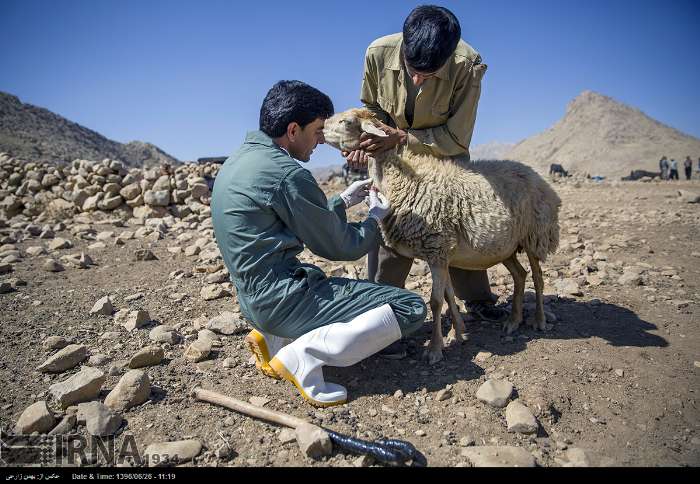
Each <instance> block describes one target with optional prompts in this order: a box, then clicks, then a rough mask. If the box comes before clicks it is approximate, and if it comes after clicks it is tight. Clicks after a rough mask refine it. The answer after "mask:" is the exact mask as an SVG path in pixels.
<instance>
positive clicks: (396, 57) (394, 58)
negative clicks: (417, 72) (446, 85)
mask: <svg viewBox="0 0 700 484" xmlns="http://www.w3.org/2000/svg"><path fill="white" fill-rule="evenodd" d="M402 39H403V37H401V39H399V41H398V42H397V44H396V47H394V50H392V51H391V54H389V58H388V59H387V62H386V67H385V69H388V70H391V71H401V70H403V54H402V53H401V46H402V45H403V40H402ZM451 61H452V57H450V58H449V59H447V62H445V65H443V66H442V67H441V68H440V69H438V71H437V72H436V73H435V77H437V78H439V79H442V80H445V81H448V80H449V79H450V63H451Z"/></svg>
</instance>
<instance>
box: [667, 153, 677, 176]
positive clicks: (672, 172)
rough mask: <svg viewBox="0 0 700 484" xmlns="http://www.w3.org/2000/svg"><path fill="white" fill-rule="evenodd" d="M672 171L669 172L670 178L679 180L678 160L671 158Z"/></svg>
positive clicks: (670, 166)
mask: <svg viewBox="0 0 700 484" xmlns="http://www.w3.org/2000/svg"><path fill="white" fill-rule="evenodd" d="M669 168H670V172H669V174H668V178H669V180H678V162H677V161H676V160H675V159H674V158H671V163H670V164H669Z"/></svg>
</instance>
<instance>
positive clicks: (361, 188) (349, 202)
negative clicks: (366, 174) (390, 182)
mask: <svg viewBox="0 0 700 484" xmlns="http://www.w3.org/2000/svg"><path fill="white" fill-rule="evenodd" d="M371 183H372V179H371V178H368V179H366V180H358V181H356V182H354V183H352V184H351V185H350V186H349V187H347V188H346V189H345V191H344V192H343V193H341V194H340V198H342V199H343V201H344V202H345V208H350V207H352V206H353V205H357V204H358V203H360V202H361V201H362V200H364V199H365V197H366V196H367V191H368V190H369V185H370V184H371Z"/></svg>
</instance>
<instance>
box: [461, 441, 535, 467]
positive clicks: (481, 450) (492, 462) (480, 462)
mask: <svg viewBox="0 0 700 484" xmlns="http://www.w3.org/2000/svg"><path fill="white" fill-rule="evenodd" d="M461 455H462V456H464V457H466V458H467V459H468V460H469V462H470V463H471V465H472V466H474V467H535V458H534V457H533V456H532V455H531V454H530V453H529V452H528V451H527V450H525V449H523V448H522V447H513V446H503V447H499V446H495V445H486V446H478V447H468V448H466V449H462V451H461Z"/></svg>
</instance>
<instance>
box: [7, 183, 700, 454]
mask: <svg viewBox="0 0 700 484" xmlns="http://www.w3.org/2000/svg"><path fill="white" fill-rule="evenodd" d="M15 171H16V170H15ZM122 175H125V174H122ZM88 178H89V177H88ZM151 178H153V177H151ZM155 178H157V177H155ZM155 178H153V179H152V180H151V182H150V184H151V185H153V183H154V182H156V181H155ZM175 178H177V175H175ZM64 180H68V182H67V183H68V184H69V185H70V186H67V188H68V189H71V190H73V191H74V192H75V190H76V189H77V188H76V187H75V186H73V185H72V184H71V183H72V182H71V181H70V176H68V175H66V177H64ZM173 180H174V178H173ZM115 182H116V181H115ZM62 183H63V182H62ZM107 183H108V182H107ZM156 183H159V182H156ZM198 183H199V182H197V183H195V184H194V185H197V184H198ZM161 184H162V183H161ZM104 185H105V183H103V184H102V185H100V186H104ZM185 185H187V184H185ZM185 185H183V187H181V189H182V190H191V189H192V188H193V184H192V183H190V184H189V188H188V187H187V186H185ZM18 186H19V184H17V185H13V187H18ZM197 186H198V185H197ZM553 186H554V187H555V189H556V190H557V192H558V193H559V195H560V196H561V198H562V200H563V206H562V212H561V240H562V243H561V247H560V249H559V251H558V252H557V253H556V254H555V255H554V256H553V257H551V259H550V260H548V261H547V262H546V263H545V264H544V267H543V268H544V271H545V276H546V280H545V281H546V286H545V295H546V309H547V313H548V315H547V316H548V320H549V323H550V324H549V325H548V330H547V331H545V332H539V331H534V330H532V329H530V328H529V327H528V326H526V325H522V326H521V327H520V329H519V330H518V331H517V332H516V333H514V334H513V335H511V336H505V335H504V334H503V332H502V331H501V330H500V327H499V326H497V325H494V324H491V323H486V322H483V321H479V320H475V319H474V318H472V317H470V315H469V314H467V313H466V311H463V314H464V315H465V319H466V323H467V330H468V333H469V337H468V341H467V342H466V343H465V344H463V345H459V346H450V347H448V348H446V350H445V352H444V356H445V358H444V359H443V361H441V362H439V363H437V364H435V365H432V366H430V365H428V364H427V363H426V362H425V361H424V360H423V359H422V357H421V356H422V351H423V346H424V345H425V344H427V341H428V338H429V328H430V325H429V324H428V323H429V321H427V322H426V325H425V329H424V330H423V331H421V332H419V334H417V335H415V337H413V338H411V339H409V340H408V341H407V342H406V346H407V349H408V356H407V357H406V358H405V359H402V360H385V359H381V358H379V357H371V358H369V359H367V360H365V361H363V362H362V363H360V364H357V365H355V366H353V367H349V368H329V369H327V371H326V378H327V379H328V380H331V381H334V382H338V383H341V384H343V385H345V386H347V388H348V391H349V397H350V400H349V402H348V403H347V404H346V405H342V406H339V407H334V408H330V409H323V410H319V409H315V408H313V407H311V406H309V405H308V404H306V403H305V402H304V401H303V400H302V399H301V398H300V397H299V395H298V393H297V392H296V390H295V389H294V388H293V387H292V386H291V385H289V384H287V383H285V382H278V381H276V380H272V379H270V378H268V377H265V376H264V375H263V374H262V373H260V372H259V371H258V370H257V369H256V368H255V365H254V364H253V362H252V360H251V359H250V354H249V353H248V351H247V349H246V347H245V345H244V341H243V338H244V337H245V334H246V333H247V331H248V328H247V327H246V326H245V323H244V322H243V321H242V320H241V319H240V313H239V308H238V305H237V302H236V298H235V290H234V289H233V288H232V287H231V284H230V283H228V282H226V281H227V273H226V271H225V269H224V267H223V264H222V262H221V259H220V256H219V254H218V250H217V249H216V245H215V243H214V241H213V232H212V229H211V222H210V219H209V217H208V210H207V209H208V207H206V208H202V207H203V206H205V205H206V201H207V200H206V196H205V195H202V196H201V197H199V195H198V197H199V199H198V201H196V202H193V203H192V204H190V205H192V206H193V210H190V211H189V212H186V213H185V214H184V215H183V213H182V210H180V211H177V210H176V212H177V213H178V214H179V217H174V216H173V215H172V213H167V214H166V213H164V212H163V211H162V210H160V211H157V212H153V211H150V212H146V213H144V212H143V211H141V212H140V214H141V215H143V216H142V217H135V216H134V213H133V211H129V210H126V211H124V210H121V209H117V210H116V211H112V210H107V209H105V211H103V210H99V209H92V210H88V211H84V212H83V211H80V210H74V211H73V212H72V213H70V210H69V208H70V207H69V206H64V205H65V204H63V203H61V204H60V205H61V206H60V208H61V215H57V214H55V213H54V212H50V213H49V212H48V211H45V212H42V211H40V210H38V209H32V210H28V209H27V208H25V209H24V210H21V208H18V205H17V200H18V197H16V196H15V198H14V199H13V200H12V203H13V204H14V207H15V208H14V209H13V213H12V216H10V215H9V214H8V212H7V210H8V207H9V206H10V205H9V204H8V203H5V207H4V208H5V212H4V213H5V218H4V219H3V220H4V221H3V220H0V293H2V294H0V319H1V320H2V322H1V324H0V338H1V340H2V341H3V343H2V345H1V346H0V381H2V382H3V387H4V388H3V391H2V393H1V394H0V426H1V427H2V428H3V429H6V430H7V431H9V432H19V431H22V432H25V433H30V432H32V431H37V432H39V433H46V432H49V431H53V432H54V433H57V432H58V433H64V434H68V435H71V434H77V435H83V436H87V435H88V434H89V435H108V436H109V435H113V436H114V437H113V438H114V439H116V441H117V443H118V445H119V444H121V443H123V442H124V441H125V439H127V437H128V438H131V439H133V441H135V442H136V443H137V445H138V448H139V451H140V452H143V451H145V450H146V448H147V447H148V446H149V445H153V444H159V443H164V442H174V441H186V442H182V443H181V445H182V448H181V449H180V450H178V452H180V453H181V454H180V455H183V456H187V458H188V459H189V460H188V461H187V462H186V463H185V464H183V465H187V466H191V465H199V466H321V467H342V466H368V465H380V464H378V463H375V462H373V461H372V460H371V459H366V458H361V457H358V456H356V455H349V454H345V453H343V452H339V451H337V450H334V451H333V453H332V454H331V455H329V456H325V457H321V458H319V459H310V458H308V457H306V456H305V455H303V454H302V452H301V451H300V448H299V446H298V445H297V443H296V442H295V440H294V435H293V434H291V435H290V433H289V432H288V431H285V430H284V429H282V428H280V427H278V426H274V425H271V424H267V423H264V422H262V421H257V420H254V419H251V418H249V417H246V416H243V415H240V414H237V413H235V412H232V411H229V410H227V409H224V408H221V407H217V406H214V405H211V404H209V403H203V402H199V401H196V400H195V399H194V398H193V397H192V396H191V395H190V390H191V389H192V388H193V387H195V386H196V385H198V386H201V387H203V388H206V389H211V390H215V391H217V392H220V393H223V394H226V395H230V396H233V397H236V398H238V399H241V400H245V401H250V402H251V403H253V404H255V405H258V406H264V407H265V408H270V409H275V410H279V411H282V412H286V413H290V414H292V415H295V416H298V417H301V418H305V419H308V420H309V421H311V422H313V423H315V424H318V425H322V426H324V427H327V428H330V429H332V430H335V431H337V432H341V433H346V434H350V435H354V436H357V437H360V438H363V439H367V440H372V439H375V438H378V437H381V436H386V437H391V438H399V439H403V440H407V441H410V442H412V443H413V444H414V445H415V446H416V448H418V449H419V450H420V451H421V453H422V454H423V456H424V459H419V460H417V462H416V464H419V463H420V464H426V463H427V465H428V466H469V465H476V466H478V465H484V464H490V465H497V464H518V465H532V464H535V465H538V466H601V465H602V466H697V465H698V464H700V434H699V431H700V428H699V424H700V418H699V417H700V415H699V412H698V409H697V402H696V400H697V397H696V393H697V392H698V391H700V386H699V385H698V382H699V380H698V372H699V371H700V369H699V368H700V361H699V360H700V354H698V342H699V336H700V333H699V331H698V327H697V321H698V314H700V312H699V311H700V308H699V307H698V301H700V288H699V285H700V246H699V245H698V244H697V240H698V238H699V237H700V205H699V204H697V203H688V202H689V201H691V200H694V199H695V196H691V194H693V193H700V182H698V181H690V182H684V181H682V182H676V183H672V182H658V181H655V182H625V183H622V182H599V183H595V182H591V181H585V180H584V181H576V180H568V181H554V182H553ZM323 187H324V190H326V191H327V192H328V193H329V194H330V193H336V192H338V191H340V189H341V185H339V184H337V183H325V184H324V185H323ZM146 188H147V187H146V186H143V185H141V189H142V190H143V191H144V193H143V195H146V194H145V191H146ZM171 188H172V189H173V191H172V192H171V195H172V194H174V190H175V188H173V187H172V186H171ZM199 189H202V188H201V186H200V187H199ZM679 189H681V190H683V191H684V192H683V193H682V195H681V196H679V192H678V190H679ZM110 190H112V191H111V192H108V191H107V190H105V193H106V195H104V196H102V197H101V200H98V202H100V201H104V200H105V197H107V198H108V199H112V198H114V197H115V196H116V195H115V194H116V191H114V190H113V189H110ZM165 190H166V191H167V187H166V188H165ZM54 191H55V192H56V193H58V191H57V190H54ZM117 191H119V190H117ZM9 192H13V193H14V192H16V188H14V189H13V188H7V189H6V193H5V195H6V198H7V197H9V196H12V195H11V194H10V193H9ZM128 195H129V196H132V195H135V193H134V194H132V193H129V194H128ZM181 195H182V196H181V199H182V200H181V201H183V204H184V203H189V202H191V198H189V197H190V195H192V194H191V193H187V194H181ZM23 196H25V199H26V194H23ZM90 196H92V197H94V194H92V195H90ZM149 197H150V199H154V195H153V194H151V195H146V196H145V197H144V198H147V199H148V198H149ZM63 198H64V199H70V197H65V196H64V197H63ZM98 198H100V197H98ZM125 198H126V197H125ZM0 199H2V196H0ZM131 200H133V198H132V199H131ZM64 201H65V200H64ZM84 203H85V199H83V200H81V204H84ZM114 203H116V201H115V202H114ZM26 205H31V204H30V202H28V201H26V202H25V206H26ZM141 205H143V203H142V204H141ZM81 208H82V205H81ZM181 208H182V207H181ZM120 210H121V211H120ZM353 210H354V211H353V213H352V218H354V219H360V218H361V217H363V216H364V213H363V210H364V209H363V208H362V207H360V208H357V209H353ZM171 212H172V210H171ZM66 213H68V215H66ZM0 219H2V217H0ZM303 258H304V260H306V261H309V262H313V263H316V264H318V265H319V266H320V267H322V268H324V269H325V270H326V271H327V272H328V273H329V274H333V275H336V276H347V277H362V275H363V262H362V261H354V262H352V261H349V262H347V263H343V264H338V263H330V262H326V261H323V260H321V259H319V258H317V257H315V256H314V255H313V254H310V253H307V252H305V253H304V254H303ZM521 261H523V264H524V265H525V267H527V265H526V263H525V261H524V260H523V259H521ZM489 272H490V275H491V283H492V286H493V291H494V293H496V294H497V295H498V296H499V298H500V299H499V303H500V304H503V305H507V304H508V302H509V296H510V293H511V291H512V283H511V280H510V276H509V275H508V273H507V271H505V269H504V268H501V267H497V268H492V269H490V270H489ZM532 287H533V286H532V282H531V281H529V283H528V298H527V300H528V301H529V302H530V306H528V308H529V309H530V312H532V307H533V306H534V304H533V303H532V301H533V296H534V290H533V289H532ZM408 288H409V289H411V290H413V291H416V292H418V293H419V294H422V295H423V296H424V297H425V298H426V301H427V298H428V293H429V290H430V276H429V274H428V273H427V268H426V267H425V265H424V264H422V263H417V264H415V265H414V267H413V270H412V275H411V276H410V278H409V281H408ZM463 309H464V308H463ZM444 324H445V334H446V333H447V324H448V322H447V321H446V320H445V321H444ZM66 345H68V346H66ZM55 355H57V356H55ZM76 375H77V376H76ZM67 380H68V383H62V382H66V381H67ZM70 385H74V387H75V388H72V389H70V388H67V387H68V386H70ZM44 402H45V403H44ZM100 402H102V403H100ZM59 421H60V422H61V424H60V426H59V429H58V430H56V429H55V426H56V425H57V424H58V422H59ZM52 429H53V430H52ZM494 447H498V448H497V449H494ZM154 449H156V448H154V447H151V448H150V450H148V452H149V453H150V452H158V451H157V450H154ZM161 452H162V451H161ZM85 457H86V459H85V461H84V462H83V465H95V464H98V465H105V464H116V462H109V463H106V462H103V461H102V460H101V459H102V457H101V454H97V455H93V454H90V453H88V454H87V455H86V456H85ZM190 457H191V458H190Z"/></svg>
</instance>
